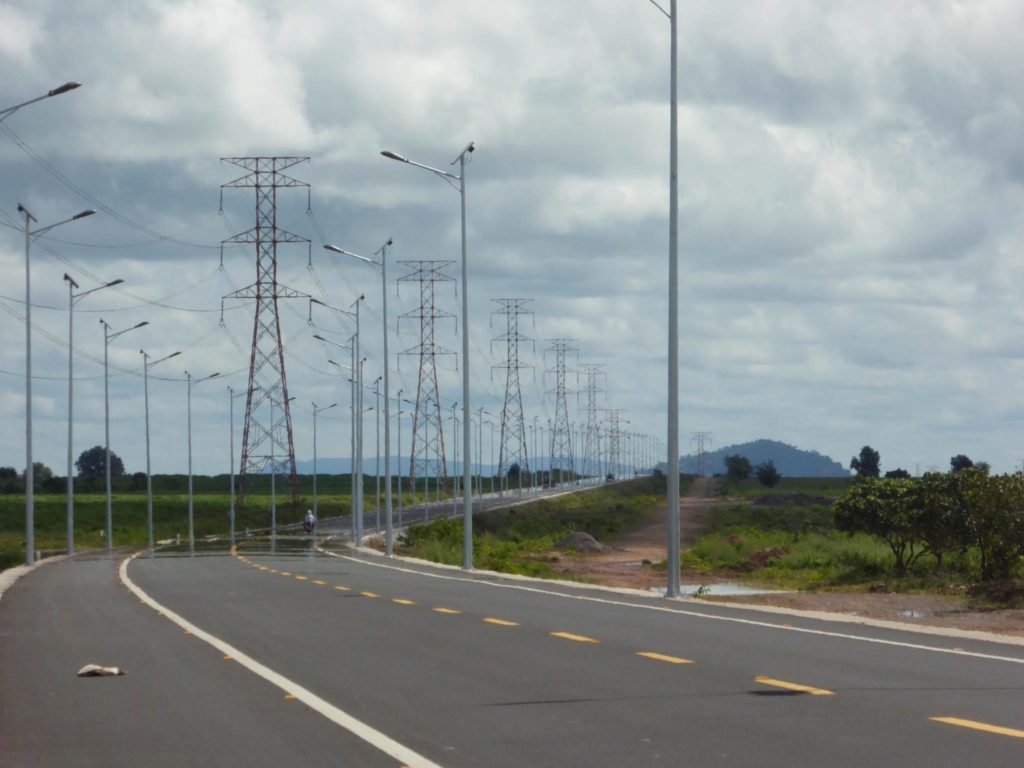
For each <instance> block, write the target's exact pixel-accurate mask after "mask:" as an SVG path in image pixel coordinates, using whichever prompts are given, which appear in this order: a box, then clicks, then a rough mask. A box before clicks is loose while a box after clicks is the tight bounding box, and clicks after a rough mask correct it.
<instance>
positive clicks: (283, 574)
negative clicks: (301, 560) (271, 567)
mask: <svg viewBox="0 0 1024 768" xmlns="http://www.w3.org/2000/svg"><path fill="white" fill-rule="evenodd" d="M278 573H280V574H281V575H282V576H291V574H290V573H288V571H278Z"/></svg>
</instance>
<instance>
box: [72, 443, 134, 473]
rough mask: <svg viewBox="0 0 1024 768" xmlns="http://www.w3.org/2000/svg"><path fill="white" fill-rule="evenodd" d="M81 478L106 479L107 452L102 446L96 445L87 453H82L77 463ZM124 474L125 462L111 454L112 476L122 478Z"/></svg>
mask: <svg viewBox="0 0 1024 768" xmlns="http://www.w3.org/2000/svg"><path fill="white" fill-rule="evenodd" d="M75 468H76V469H77V470H78V476H79V477H105V476H106V474H107V452H106V449H105V448H104V447H103V446H102V445H95V446H93V447H92V448H90V449H89V450H87V451H82V453H81V455H79V457H78V461H76V462H75ZM123 474H124V462H123V461H121V458H120V457H119V456H118V455H117V454H116V453H114V452H113V451H111V452H110V476H111V477H121V475H123Z"/></svg>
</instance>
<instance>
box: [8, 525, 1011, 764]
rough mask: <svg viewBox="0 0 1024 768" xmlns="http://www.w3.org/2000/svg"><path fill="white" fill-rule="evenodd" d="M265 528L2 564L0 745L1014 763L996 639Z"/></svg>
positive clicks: (415, 757)
mask: <svg viewBox="0 0 1024 768" xmlns="http://www.w3.org/2000/svg"><path fill="white" fill-rule="evenodd" d="M287 546H288V545H287V544H286V543H285V542H282V543H280V544H279V545H278V547H277V550H278V551H277V552H276V553H274V554H271V553H269V552H267V551H265V550H260V549H258V548H257V545H252V548H246V547H245V546H243V547H241V548H240V549H239V551H238V553H237V554H236V555H230V554H228V553H219V554H197V555H196V556H194V557H188V556H175V557H170V556H164V557H161V556H155V557H152V556H143V557H138V558H136V559H134V560H131V561H124V562H122V559H118V558H115V559H87V558H82V557H78V558H75V559H69V560H66V561H64V562H60V563H55V564H53V565H50V566H45V567H42V568H39V569H37V570H36V571H34V572H32V573H31V574H29V575H28V576H26V577H24V578H23V579H21V580H20V581H19V582H18V583H17V584H15V585H14V587H12V588H11V589H10V590H9V591H8V592H7V594H6V595H5V596H4V597H3V600H2V601H0V765H3V766H65V765H104V766H119V765H125V766H128V765H132V766H137V765H146V766H164V765H166V766H172V765H173V766H180V765H183V764H186V763H189V764H197V765H225V766H226V765H246V766H263V765H266V766H271V765H276V766H282V765H301V766H319V765H325V766H326V765H352V766H401V765H409V766H432V765H440V766H496V767H502V766H646V765H653V766H681V765H686V766H796V765H828V766H859V767H860V766H865V765H872V766H888V765H933V766H959V765H984V766H986V768H990V767H993V766H1020V765H1022V764H1024V706H1022V702H1024V646H1021V645H1012V644H1002V643H994V642H984V641H979V640H972V639H966V638H963V637H946V636H940V635H932V634H922V633H919V632H910V631H897V630H893V629H888V628H878V627H869V626H860V625H858V624H853V623H835V622H826V621H817V620H812V619H808V618H802V617H794V616H788V615H780V614H772V613H765V612H754V611H745V610H739V609H734V608H730V607H725V606H714V605H706V604H701V603H695V602H682V601H678V602H677V601H666V600H664V599H659V598H656V597H651V598H646V597H642V596H636V595H625V594H619V593H615V592H609V591H602V590H596V589H586V588H581V587H573V586H568V585H559V584H551V583H541V582H536V581H526V580H514V579H502V578H496V577H493V576H488V575H483V574H473V575H468V574H465V573H463V572H461V571H459V570H445V569H433V568H427V567H420V566H413V565H409V564H405V563H401V562H398V561H385V560H383V559H382V558H375V557H373V556H355V557H353V556H350V555H349V556H347V555H342V556H331V555H327V554H323V553H322V552H319V551H317V550H316V549H315V548H313V547H312V546H307V545H306V543H304V542H301V541H300V542H298V543H296V544H294V545H293V549H292V551H290V552H289V551H286V549H285V548H286V547H287ZM129 587H131V589H130V588H129ZM132 589H134V590H135V591H132ZM87 663H98V664H105V665H116V666H119V667H121V668H123V669H124V670H125V671H126V674H125V676H123V677H117V678H91V679H87V678H77V677H76V676H75V673H76V671H77V670H78V669H79V668H80V667H81V666H83V665H84V664H87Z"/></svg>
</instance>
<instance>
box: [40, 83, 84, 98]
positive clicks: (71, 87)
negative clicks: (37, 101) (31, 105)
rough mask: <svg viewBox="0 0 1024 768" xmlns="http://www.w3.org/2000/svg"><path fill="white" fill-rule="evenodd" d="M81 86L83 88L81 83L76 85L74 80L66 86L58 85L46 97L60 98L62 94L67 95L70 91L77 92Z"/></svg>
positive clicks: (65, 84)
mask: <svg viewBox="0 0 1024 768" xmlns="http://www.w3.org/2000/svg"><path fill="white" fill-rule="evenodd" d="M81 86H82V84H81V83H76V82H75V81H73V80H72V81H71V82H68V83H64V85H58V86H57V87H56V88H54V89H53V90H52V91H50V92H49V93H47V94H46V95H47V96H60V95H61V94H62V93H67V92H68V91H73V90H75V88H80V87H81Z"/></svg>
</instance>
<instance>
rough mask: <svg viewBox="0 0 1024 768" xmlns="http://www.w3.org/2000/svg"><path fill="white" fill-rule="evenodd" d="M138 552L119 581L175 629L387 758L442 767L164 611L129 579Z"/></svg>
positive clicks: (416, 767) (418, 767)
mask: <svg viewBox="0 0 1024 768" xmlns="http://www.w3.org/2000/svg"><path fill="white" fill-rule="evenodd" d="M140 554H142V553H141V552H137V553H136V554H134V555H132V556H131V557H128V558H125V559H124V560H123V561H122V562H121V568H120V575H121V581H122V582H123V583H124V585H125V586H126V587H128V589H130V590H131V591H132V592H134V593H135V595H136V596H137V597H138V598H139V599H140V600H142V601H143V602H144V603H146V605H148V606H149V607H150V608H153V609H154V610H156V611H160V612H162V613H163V614H164V615H165V616H166V617H167V618H168V619H170V620H171V621H173V622H174V623H175V624H177V625H178V626H180V627H182V628H183V629H185V630H186V631H187V632H191V633H192V636H193V637H196V638H198V639H200V640H203V641H204V642H207V643H209V644H210V645H212V646H213V647H214V648H216V649H217V650H219V651H221V652H222V653H223V654H224V655H226V656H233V657H234V660H235V661H236V662H237V663H239V664H241V665H242V666H243V667H245V668H246V669H248V670H249V671H250V672H252V673H254V674H257V675H259V676H260V677H262V678H263V679H264V680H266V681H267V682H269V683H271V684H272V685H276V686H277V687H278V688H280V689H281V690H282V691H284V692H285V694H286V695H287V696H294V697H295V698H296V699H298V700H299V701H301V702H302V703H303V704H305V705H306V706H307V707H309V708H310V709H312V710H314V711H315V712H318V713H320V714H321V715H323V716H324V717H326V718H327V719H328V720H330V721H331V722H333V723H335V724H337V725H340V726H341V727H342V728H344V729H345V730H346V731H348V732H349V733H351V734H353V735H354V736H357V737H358V738H360V739H362V740H363V741H365V742H367V743H368V744H370V745H372V746H374V747H376V748H377V749H379V750H380V751H381V752H383V753H384V754H386V755H390V756H391V757H393V758H395V760H398V761H399V762H400V763H401V764H402V765H408V766H409V767H410V768H441V766H439V765H438V764H437V763H435V762H433V761H431V760H428V759H427V758H426V757H423V755H420V754H419V753H417V752H413V751H412V750H411V749H409V748H408V747H406V746H404V745H402V744H399V743H398V742H397V741H395V740H394V739H392V738H391V737H389V736H385V735H384V734H383V733H381V732H380V731H378V730H376V729H375V728H372V727H371V726H369V725H367V724H366V723H364V722H362V721H361V720H357V719H356V718H354V717H352V715H350V714H348V713H347V712H344V711H342V710H341V709H339V708H338V707H336V706H334V705H333V704H331V703H330V702H328V701H325V700H324V699H322V698H320V697H319V696H317V695H316V694H315V693H313V692H312V691H309V690H307V689H306V688H303V687H302V686H301V685H299V684H298V683H295V682H292V681H291V680H289V679H288V678H287V677H285V676H284V675H281V674H279V673H277V672H275V671H274V670H272V669H270V667H267V666H265V665H264V664H261V663H260V662H258V661H256V660H255V659H254V658H252V657H251V656H248V655H246V654H245V653H243V652H242V651H240V650H239V649H238V648H235V647H234V646H233V645H230V644H228V643H226V642H225V641H223V640H221V639H220V638H218V637H215V636H213V635H211V634H210V633H209V632H205V631H204V630H202V629H200V628H199V627H197V626H195V625H194V624H192V623H190V622H189V621H187V620H186V619H184V618H182V617H181V616H179V615H178V614H177V613H174V611H172V610H171V609H170V608H167V607H165V606H163V605H161V604H160V603H158V602H157V601H156V600H154V599H153V598H152V597H150V596H149V595H148V594H146V593H145V592H143V591H142V589H141V588H140V587H139V586H138V585H137V584H135V582H134V581H132V580H131V578H130V577H129V576H128V563H130V562H131V561H132V560H134V559H135V558H136V557H138V556H139V555H140Z"/></svg>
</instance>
